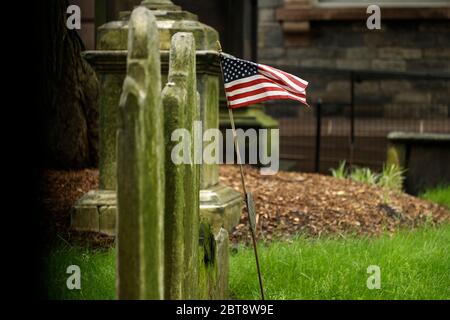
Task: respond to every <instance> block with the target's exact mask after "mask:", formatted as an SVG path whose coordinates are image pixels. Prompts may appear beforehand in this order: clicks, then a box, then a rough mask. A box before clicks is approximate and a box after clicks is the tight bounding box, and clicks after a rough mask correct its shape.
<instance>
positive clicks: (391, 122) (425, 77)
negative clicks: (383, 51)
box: [266, 66, 450, 173]
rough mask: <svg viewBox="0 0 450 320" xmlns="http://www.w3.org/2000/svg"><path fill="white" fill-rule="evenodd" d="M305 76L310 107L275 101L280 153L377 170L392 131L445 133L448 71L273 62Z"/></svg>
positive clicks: (310, 167) (449, 127)
mask: <svg viewBox="0 0 450 320" xmlns="http://www.w3.org/2000/svg"><path fill="white" fill-rule="evenodd" d="M275 67H276V68H279V69H282V70H285V71H287V72H289V73H292V74H297V75H299V76H301V77H302V78H304V79H307V80H309V81H310V85H309V87H308V90H307V91H308V97H309V100H308V101H309V103H310V105H311V107H312V110H308V109H306V108H300V107H299V106H298V104H295V103H292V102H288V101H286V102H284V101H281V102H280V101H275V102H273V103H270V104H268V105H267V107H266V111H267V112H268V113H269V114H270V115H272V116H274V117H276V118H278V120H279V122H280V158H281V160H284V162H285V163H288V164H289V165H290V168H291V169H295V170H301V171H309V172H312V171H315V172H322V173H329V169H330V168H333V167H336V166H337V165H338V164H339V162H340V161H342V160H346V161H347V163H349V164H353V165H358V166H367V167H370V168H372V169H374V170H380V169H381V167H382V165H383V163H384V161H385V159H386V145H387V135H388V133H389V132H392V131H406V132H433V133H450V74H448V73H439V74H438V73H419V72H417V73H413V72H386V71H355V70H324V69H305V68H301V69H300V68H298V67H292V66H275Z"/></svg>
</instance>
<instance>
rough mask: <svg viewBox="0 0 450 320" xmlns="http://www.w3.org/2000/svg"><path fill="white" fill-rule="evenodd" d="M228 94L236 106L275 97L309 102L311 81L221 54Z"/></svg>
mask: <svg viewBox="0 0 450 320" xmlns="http://www.w3.org/2000/svg"><path fill="white" fill-rule="evenodd" d="M220 59H221V66H222V72H223V78H224V82H225V94H226V97H227V100H228V106H229V107H230V108H232V109H234V108H239V107H244V106H248V105H251V104H255V103H258V102H262V101H266V100H273V99H293V100H298V101H300V102H301V103H303V104H305V105H308V104H307V103H306V87H307V86H308V82H307V81H305V80H303V79H300V78H299V77H296V76H294V75H292V74H289V73H286V72H284V71H281V70H278V69H275V68H272V67H269V66H266V65H264V64H258V63H254V62H251V61H246V60H241V59H238V58H235V57H233V56H230V55H225V54H220Z"/></svg>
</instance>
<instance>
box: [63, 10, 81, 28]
mask: <svg viewBox="0 0 450 320" xmlns="http://www.w3.org/2000/svg"><path fill="white" fill-rule="evenodd" d="M67 14H68V15H69V16H68V18H67V21H66V26H67V29H70V30H73V29H77V30H80V29H81V9H80V7H79V6H76V5H71V6H69V7H67Z"/></svg>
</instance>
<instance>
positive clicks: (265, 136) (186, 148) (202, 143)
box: [170, 121, 279, 175]
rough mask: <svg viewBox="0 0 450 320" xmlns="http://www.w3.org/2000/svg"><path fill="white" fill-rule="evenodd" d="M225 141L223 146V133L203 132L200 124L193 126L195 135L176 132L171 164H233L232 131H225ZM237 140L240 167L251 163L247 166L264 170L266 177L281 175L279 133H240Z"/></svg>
mask: <svg viewBox="0 0 450 320" xmlns="http://www.w3.org/2000/svg"><path fill="white" fill-rule="evenodd" d="M225 137H226V144H225V145H224V141H225V139H224V137H223V133H222V131H221V130H219V129H215V128H212V129H208V130H205V131H204V132H203V127H202V122H201V121H195V122H194V125H193V128H192V134H191V132H190V131H189V130H187V129H184V128H180V129H176V130H174V131H173V132H172V135H171V137H170V140H171V141H173V142H178V143H177V144H176V145H175V146H174V147H173V148H172V152H171V159H172V162H173V163H174V164H203V163H205V164H224V163H225V164H234V163H235V157H234V154H235V146H234V140H233V130H232V129H227V130H225ZM236 139H237V141H238V145H239V151H240V155H241V161H239V159H237V163H238V164H244V163H245V159H248V162H247V163H248V164H261V165H262V166H265V167H262V168H261V169H260V172H261V174H263V175H272V174H276V173H277V172H278V169H279V148H278V145H279V130H278V129H260V130H258V132H257V131H256V130H255V129H247V130H245V131H244V130H242V129H237V130H236ZM246 142H248V143H246ZM192 148H193V149H192ZM269 148H270V150H269ZM224 151H225V154H224Z"/></svg>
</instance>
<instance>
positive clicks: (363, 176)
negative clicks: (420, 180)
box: [330, 160, 405, 191]
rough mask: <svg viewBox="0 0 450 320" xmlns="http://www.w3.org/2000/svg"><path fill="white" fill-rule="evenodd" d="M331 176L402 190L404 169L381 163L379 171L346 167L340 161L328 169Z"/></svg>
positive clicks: (387, 188) (344, 163)
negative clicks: (334, 166) (336, 165)
mask: <svg viewBox="0 0 450 320" xmlns="http://www.w3.org/2000/svg"><path fill="white" fill-rule="evenodd" d="M330 171H331V174H332V176H333V177H335V178H337V179H351V180H353V181H357V182H361V183H366V184H370V185H374V186H379V187H381V188H383V189H386V190H397V191H401V190H402V185H403V180H404V174H405V170H403V169H401V168H399V167H398V166H396V165H393V164H392V165H383V170H382V171H381V172H380V173H376V172H373V171H372V170H371V169H370V168H360V167H353V168H351V169H347V167H346V162H345V160H344V161H341V162H340V163H339V166H338V167H337V168H336V169H333V168H332V169H330Z"/></svg>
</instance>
